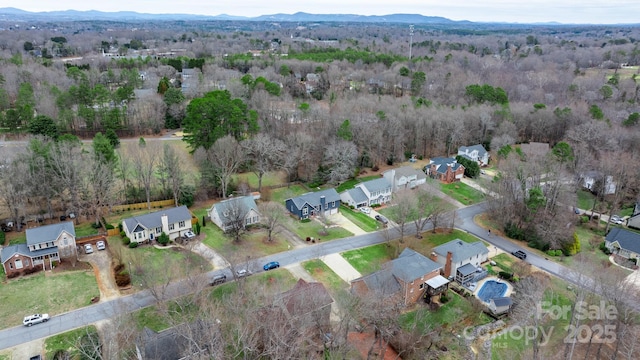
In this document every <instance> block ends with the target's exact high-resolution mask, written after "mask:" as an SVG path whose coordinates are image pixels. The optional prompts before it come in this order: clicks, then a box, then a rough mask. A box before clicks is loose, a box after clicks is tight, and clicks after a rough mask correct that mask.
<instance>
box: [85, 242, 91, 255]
mask: <svg viewBox="0 0 640 360" xmlns="http://www.w3.org/2000/svg"><path fill="white" fill-rule="evenodd" d="M84 253H85V254H91V253H93V246H91V244H84Z"/></svg>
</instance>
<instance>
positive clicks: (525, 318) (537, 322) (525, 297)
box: [512, 273, 549, 359]
mask: <svg viewBox="0 0 640 360" xmlns="http://www.w3.org/2000/svg"><path fill="white" fill-rule="evenodd" d="M548 287H549V277H548V275H545V274H542V273H533V274H531V276H527V277H525V278H523V279H521V280H520V281H519V282H518V283H516V293H515V295H514V303H515V307H514V310H513V312H512V314H513V316H514V317H515V318H516V319H518V320H519V321H520V322H521V323H523V324H525V325H528V326H531V327H532V328H535V329H536V330H539V329H540V327H541V325H542V324H543V322H544V320H545V317H544V316H543V315H542V314H539V313H537V312H532V311H531V309H540V304H541V301H542V297H543V295H544V292H545V290H546V289H547V288H548ZM541 335H542V334H539V333H538V334H536V337H535V339H532V340H531V341H532V354H531V357H530V358H531V359H540V358H541V354H540V342H541V340H542V338H541Z"/></svg>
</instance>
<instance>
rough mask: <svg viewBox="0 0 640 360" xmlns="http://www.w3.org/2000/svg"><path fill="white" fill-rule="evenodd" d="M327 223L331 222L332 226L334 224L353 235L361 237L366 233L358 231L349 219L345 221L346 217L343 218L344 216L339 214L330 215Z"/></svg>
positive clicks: (356, 226)
mask: <svg viewBox="0 0 640 360" xmlns="http://www.w3.org/2000/svg"><path fill="white" fill-rule="evenodd" d="M329 221H331V223H332V224H336V225H338V226H340V227H341V228H343V229H345V230H348V231H350V232H352V233H353V235H363V234H366V233H367V232H366V231H364V230H362V229H360V227H359V226H358V225H356V224H354V223H352V222H351V221H350V220H349V219H347V218H346V217H344V215H342V214H340V213H337V214H334V215H330V216H329Z"/></svg>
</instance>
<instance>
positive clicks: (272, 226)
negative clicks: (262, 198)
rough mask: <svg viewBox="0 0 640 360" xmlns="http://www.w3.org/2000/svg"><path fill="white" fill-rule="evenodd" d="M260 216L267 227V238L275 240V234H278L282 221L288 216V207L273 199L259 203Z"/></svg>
mask: <svg viewBox="0 0 640 360" xmlns="http://www.w3.org/2000/svg"><path fill="white" fill-rule="evenodd" d="M258 210H259V211H260V218H261V220H262V223H264V224H265V225H266V228H267V239H268V240H269V242H271V241H272V240H273V237H272V236H273V235H274V234H277V233H278V231H279V229H280V226H281V225H282V222H283V221H284V220H285V219H286V218H287V214H286V211H287V210H286V209H285V208H284V206H282V205H281V204H278V203H276V202H273V201H267V202H262V203H260V204H259V205H258Z"/></svg>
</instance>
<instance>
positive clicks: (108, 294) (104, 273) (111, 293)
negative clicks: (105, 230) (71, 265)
mask: <svg viewBox="0 0 640 360" xmlns="http://www.w3.org/2000/svg"><path fill="white" fill-rule="evenodd" d="M93 248H94V251H93V254H80V255H79V256H78V260H80V261H86V262H88V263H90V264H91V266H92V267H93V272H94V274H95V275H96V281H97V282H98V288H99V289H100V301H106V300H111V299H114V298H117V297H118V296H120V291H119V290H118V286H117V285H116V281H115V279H114V277H113V270H112V268H111V253H110V252H109V245H107V249H106V250H96V249H95V246H94V247H93Z"/></svg>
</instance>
